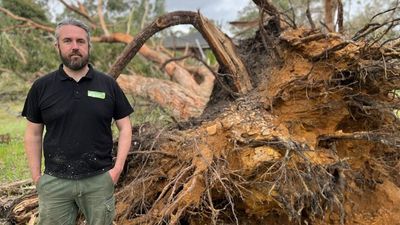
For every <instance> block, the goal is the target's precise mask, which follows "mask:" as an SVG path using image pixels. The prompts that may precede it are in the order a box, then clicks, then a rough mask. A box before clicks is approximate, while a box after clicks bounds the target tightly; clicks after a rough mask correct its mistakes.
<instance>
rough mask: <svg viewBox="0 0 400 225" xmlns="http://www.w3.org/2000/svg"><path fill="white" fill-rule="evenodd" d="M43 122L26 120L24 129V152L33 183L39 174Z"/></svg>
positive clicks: (36, 180) (37, 179) (36, 181)
mask: <svg viewBox="0 0 400 225" xmlns="http://www.w3.org/2000/svg"><path fill="white" fill-rule="evenodd" d="M43 127H44V126H43V124H41V123H32V122H30V121H28V122H27V126H26V130H25V140H24V145H25V153H26V156H27V158H28V164H29V169H30V171H31V176H32V180H33V182H34V183H35V185H36V184H37V183H38V181H39V178H40V176H41V162H42V161H41V160H42V136H43Z"/></svg>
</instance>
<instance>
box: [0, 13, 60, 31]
mask: <svg viewBox="0 0 400 225" xmlns="http://www.w3.org/2000/svg"><path fill="white" fill-rule="evenodd" d="M0 11H1V12H3V13H5V14H6V15H7V16H9V17H11V18H13V19H15V20H18V21H22V22H25V23H27V24H28V25H29V26H31V27H33V28H35V29H41V30H44V31H47V32H50V33H54V30H55V29H54V28H52V27H49V26H45V25H43V24H39V23H36V22H34V21H33V20H30V19H27V18H24V17H20V16H17V15H15V14H14V13H12V12H10V11H8V10H7V9H5V8H2V7H0Z"/></svg>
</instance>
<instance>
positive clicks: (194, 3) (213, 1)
mask: <svg viewBox="0 0 400 225" xmlns="http://www.w3.org/2000/svg"><path fill="white" fill-rule="evenodd" d="M250 1H251V0H165V3H166V10H167V11H168V12H171V11H176V10H190V11H197V10H198V9H199V10H200V12H201V13H202V14H203V15H204V16H206V17H207V18H209V19H212V20H214V21H216V22H217V23H218V24H222V25H224V27H223V30H224V31H225V32H226V31H227V23H228V22H230V21H232V20H235V19H236V18H237V15H238V11H239V10H241V9H243V8H244V7H245V6H246V5H248V4H249V2H250ZM180 27H183V26H180Z"/></svg>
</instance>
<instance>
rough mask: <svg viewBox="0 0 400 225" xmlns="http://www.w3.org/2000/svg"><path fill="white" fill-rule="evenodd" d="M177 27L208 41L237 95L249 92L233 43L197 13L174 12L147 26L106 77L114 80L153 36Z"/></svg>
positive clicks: (248, 84) (241, 63)
mask: <svg viewBox="0 0 400 225" xmlns="http://www.w3.org/2000/svg"><path fill="white" fill-rule="evenodd" d="M178 24H192V25H193V26H194V27H195V28H196V29H197V30H199V32H200V33H201V34H202V35H203V37H204V39H206V40H207V42H208V43H209V45H210V47H211V49H212V50H213V52H214V54H215V55H216V58H217V60H218V62H219V63H220V65H222V66H224V67H225V68H227V70H228V71H229V73H231V74H232V75H233V81H234V85H235V88H236V89H237V91H238V92H239V93H243V94H244V93H247V92H248V91H249V90H251V89H252V84H251V81H250V76H249V74H248V72H247V68H246V66H245V65H244V63H243V61H242V60H241V59H240V58H239V57H238V56H237V54H236V52H235V47H234V45H233V43H232V42H231V41H230V39H228V38H227V37H226V36H224V35H223V33H222V32H221V31H219V30H218V29H217V28H216V27H215V26H213V25H211V24H210V23H209V22H208V21H207V20H206V19H204V18H202V16H201V15H200V14H199V13H195V12H189V11H177V12H172V13H168V14H165V15H163V16H160V17H159V18H158V19H156V20H155V21H153V22H152V23H151V24H150V25H149V26H147V27H146V28H145V29H143V30H142V31H141V32H140V33H139V34H138V35H137V36H136V37H135V39H134V40H133V41H132V42H131V43H129V44H128V45H127V46H126V48H125V49H124V51H123V52H122V54H121V55H120V56H119V57H118V59H117V60H116V62H115V63H114V64H113V66H112V67H111V69H110V71H109V74H111V75H112V76H113V77H114V78H117V77H118V76H119V74H120V73H121V71H122V70H123V68H125V67H126V65H127V64H128V63H129V62H130V60H132V58H133V57H134V56H135V55H136V53H137V52H138V51H139V49H140V48H141V47H142V46H143V44H144V43H145V42H146V41H147V40H148V39H149V38H150V37H151V36H153V35H154V34H155V33H157V32H159V31H161V30H163V29H165V28H168V27H171V26H174V25H178Z"/></svg>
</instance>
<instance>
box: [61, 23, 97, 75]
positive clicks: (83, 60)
mask: <svg viewBox="0 0 400 225" xmlns="http://www.w3.org/2000/svg"><path fill="white" fill-rule="evenodd" d="M56 47H57V48H58V52H59V54H60V58H61V61H62V63H63V64H64V65H65V66H66V67H68V68H70V69H71V70H75V71H77V70H80V69H82V68H83V67H85V66H86V65H87V64H88V62H89V42H88V37H87V33H86V31H85V30H84V29H82V28H80V27H77V26H73V25H65V26H62V27H60V28H59V38H58V40H57V44H56Z"/></svg>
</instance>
